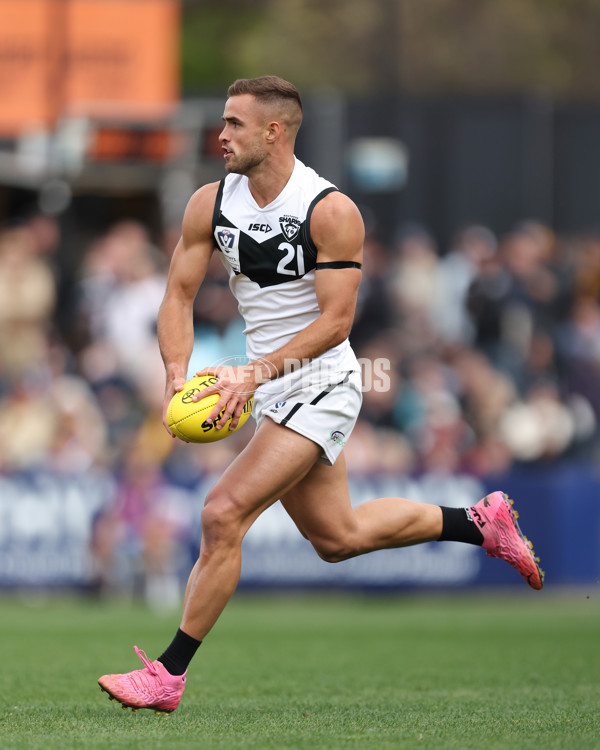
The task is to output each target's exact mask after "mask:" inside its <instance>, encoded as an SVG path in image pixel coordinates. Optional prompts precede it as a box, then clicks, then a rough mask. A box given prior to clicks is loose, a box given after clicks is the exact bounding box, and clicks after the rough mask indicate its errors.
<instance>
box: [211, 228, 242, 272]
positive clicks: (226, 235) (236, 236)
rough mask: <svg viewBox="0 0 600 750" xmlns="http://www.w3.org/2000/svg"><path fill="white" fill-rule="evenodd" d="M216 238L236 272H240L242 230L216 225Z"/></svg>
mask: <svg viewBox="0 0 600 750" xmlns="http://www.w3.org/2000/svg"><path fill="white" fill-rule="evenodd" d="M215 239H216V240H217V244H218V245H219V248H220V250H221V252H222V253H223V255H224V256H225V257H226V258H227V260H228V261H229V265H230V266H231V268H232V269H233V271H234V272H235V273H239V272H240V230H239V229H236V228H233V227H231V228H230V227H216V228H215Z"/></svg>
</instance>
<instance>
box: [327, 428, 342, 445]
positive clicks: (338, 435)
mask: <svg viewBox="0 0 600 750" xmlns="http://www.w3.org/2000/svg"><path fill="white" fill-rule="evenodd" d="M329 437H330V438H331V439H332V440H333V442H334V443H336V444H337V445H339V446H340V447H341V448H343V447H344V446H345V445H346V441H345V440H344V437H345V435H344V433H343V432H340V431H339V430H332V431H331V432H330V433H329Z"/></svg>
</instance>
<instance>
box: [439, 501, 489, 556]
mask: <svg viewBox="0 0 600 750" xmlns="http://www.w3.org/2000/svg"><path fill="white" fill-rule="evenodd" d="M440 507H441V509H442V533H441V536H440V538H439V541H440V542H466V543H467V544H476V545H477V546H478V547H481V545H482V544H483V534H482V533H481V531H479V529H478V528H477V525H476V524H475V522H474V521H473V519H472V517H471V513H470V511H469V508H446V507H444V506H443V505H442V506H440Z"/></svg>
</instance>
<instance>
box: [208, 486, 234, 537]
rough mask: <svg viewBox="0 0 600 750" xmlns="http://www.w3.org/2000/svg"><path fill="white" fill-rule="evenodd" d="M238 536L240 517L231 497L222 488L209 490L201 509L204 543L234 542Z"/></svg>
mask: <svg viewBox="0 0 600 750" xmlns="http://www.w3.org/2000/svg"><path fill="white" fill-rule="evenodd" d="M239 536H240V519H239V513H238V512H237V506H236V503H235V502H234V500H233V498H232V497H230V496H229V494H228V493H227V492H224V491H223V490H215V491H211V492H210V493H209V494H208V495H207V497H206V501H205V504H204V508H203V510H202V538H203V540H204V543H205V545H217V544H223V543H232V542H235V541H236V540H237V539H238V538H239Z"/></svg>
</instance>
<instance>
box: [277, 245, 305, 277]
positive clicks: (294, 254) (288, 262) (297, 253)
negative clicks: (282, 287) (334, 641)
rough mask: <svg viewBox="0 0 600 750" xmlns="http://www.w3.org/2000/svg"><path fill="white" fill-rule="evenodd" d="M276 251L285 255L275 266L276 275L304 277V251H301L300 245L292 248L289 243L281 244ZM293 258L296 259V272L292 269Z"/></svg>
mask: <svg viewBox="0 0 600 750" xmlns="http://www.w3.org/2000/svg"><path fill="white" fill-rule="evenodd" d="M277 249H278V250H282V251H283V252H284V253H285V255H284V256H283V258H282V259H281V260H280V261H279V264H278V265H277V273H280V274H284V275H285V276H304V274H305V273H306V272H305V269H304V250H303V249H302V245H297V246H296V247H294V246H293V245H292V244H291V243H289V242H282V243H281V244H280V245H279V247H278V248H277ZM294 258H296V268H297V270H294V268H293V265H294Z"/></svg>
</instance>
